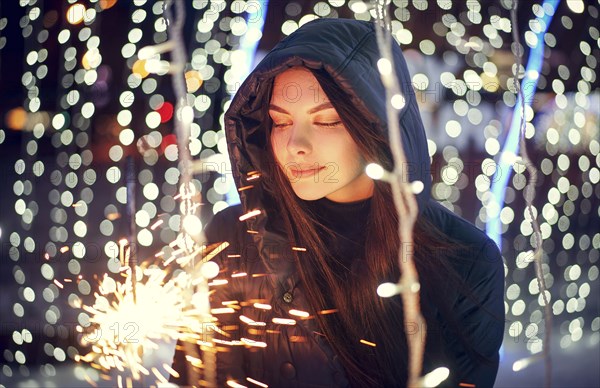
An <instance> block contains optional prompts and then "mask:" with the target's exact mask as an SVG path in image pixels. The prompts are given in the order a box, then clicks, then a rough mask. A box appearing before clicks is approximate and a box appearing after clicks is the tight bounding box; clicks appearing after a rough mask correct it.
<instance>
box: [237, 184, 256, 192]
mask: <svg viewBox="0 0 600 388" xmlns="http://www.w3.org/2000/svg"><path fill="white" fill-rule="evenodd" d="M253 187H254V185H248V186H244V187H240V188H239V189H238V191H244V190H248V189H251V188H253Z"/></svg>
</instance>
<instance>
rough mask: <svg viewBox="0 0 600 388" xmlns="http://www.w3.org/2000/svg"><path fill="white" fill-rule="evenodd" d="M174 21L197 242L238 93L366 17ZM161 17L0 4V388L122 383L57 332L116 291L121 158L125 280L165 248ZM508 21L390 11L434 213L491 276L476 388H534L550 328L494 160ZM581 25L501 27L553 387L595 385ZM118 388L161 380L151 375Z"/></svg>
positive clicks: (429, 0) (155, 4) (594, 104)
mask: <svg viewBox="0 0 600 388" xmlns="http://www.w3.org/2000/svg"><path fill="white" fill-rule="evenodd" d="M185 5H186V10H187V12H186V20H185V26H184V38H185V39H184V40H185V42H184V44H185V45H186V49H187V52H188V64H187V65H186V67H185V69H183V70H182V71H183V72H184V73H185V79H186V84H187V99H188V102H189V104H190V105H191V106H193V112H194V123H193V124H192V139H191V143H190V151H191V154H192V156H193V158H194V159H195V160H199V159H206V158H210V160H212V161H213V162H214V163H213V165H214V167H215V168H214V169H210V170H205V169H202V170H199V171H196V174H195V175H194V180H193V183H194V185H195V186H196V188H197V189H198V190H199V191H200V192H201V193H202V202H203V205H202V206H201V220H202V223H204V224H206V223H207V222H208V221H209V220H210V218H211V217H212V215H213V214H214V213H216V212H218V211H220V210H222V209H224V208H225V207H227V206H229V205H231V204H235V203H237V202H238V198H237V194H236V192H237V191H236V188H235V186H234V185H233V182H232V179H231V175H230V174H228V171H229V170H230V169H229V167H228V163H229V162H228V158H227V155H226V152H227V150H226V139H225V136H224V133H223V130H222V125H223V113H224V111H225V110H226V109H227V106H228V104H229V100H230V99H231V97H232V96H233V95H234V94H235V92H236V90H237V89H238V88H239V85H240V83H241V82H243V80H244V77H245V76H246V75H247V74H248V72H249V71H250V70H251V69H252V68H253V67H254V66H255V64H256V63H257V62H258V61H259V60H260V59H261V58H262V57H263V56H264V55H265V53H266V52H267V51H268V50H270V49H271V48H272V47H273V46H274V45H275V44H276V42H278V41H279V40H280V39H282V38H283V37H285V36H287V35H289V34H290V33H291V32H293V31H294V30H295V29H297V28H298V27H299V26H301V25H302V24H304V23H306V22H309V21H311V20H313V19H315V18H354V19H360V20H373V17H374V14H373V13H372V11H370V10H369V7H368V6H367V4H365V3H364V2H362V1H356V0H351V1H344V0H329V1H300V0H298V1H280V0H276V1H264V0H261V1H242V0H236V1H208V0H189V1H188V0H186V1H185ZM163 6H164V4H163V1H146V0H130V1H125V0H95V1H94V0H80V1H75V0H68V1H67V0H60V1H59V0H18V1H17V0H15V1H10V2H8V1H6V2H5V1H3V2H1V3H0V163H1V164H0V166H1V172H0V266H1V269H0V364H1V367H0V386H4V387H30V386H31V387H34V386H40V387H41V386H44V387H67V386H73V387H75V386H91V385H98V386H115V384H117V383H118V382H119V381H123V380H118V379H119V377H118V373H112V374H104V373H102V372H101V371H100V370H99V369H98V368H99V365H97V364H96V365H93V364H92V365H90V364H89V363H82V362H75V360H76V359H78V357H79V356H81V355H84V354H86V353H88V352H89V351H90V349H89V347H84V346H83V345H81V344H80V341H79V340H80V337H81V335H80V333H79V331H78V327H79V326H86V325H88V324H89V318H90V317H89V315H88V312H86V311H84V310H82V309H81V307H80V306H81V304H82V303H83V304H87V305H91V304H93V302H94V294H95V293H97V292H99V291H98V288H99V284H100V282H101V281H102V280H103V279H105V278H106V277H111V278H114V279H117V278H119V277H120V274H119V267H120V265H119V241H120V240H121V239H123V238H124V237H127V233H128V224H129V221H130V218H129V217H127V213H126V211H125V204H126V182H125V177H126V175H127V171H126V163H125V158H126V157H127V156H131V157H132V158H133V159H134V160H135V170H133V171H132V172H133V173H134V174H135V180H136V184H137V190H136V204H137V207H136V209H135V214H134V216H133V217H134V221H135V225H136V231H135V233H136V236H137V242H138V261H140V262H143V261H149V262H154V261H155V260H156V256H157V253H158V252H162V253H163V254H165V255H166V256H168V252H169V251H172V250H173V248H172V246H171V245H169V244H170V243H171V242H172V241H173V240H174V239H175V238H176V236H177V233H178V232H179V227H180V216H179V213H180V212H179V206H178V204H179V203H178V201H177V193H178V180H179V170H178V168H177V167H178V166H177V161H178V151H177V145H176V138H175V135H174V128H173V127H174V117H173V116H174V105H175V98H174V93H173V88H172V83H171V81H172V80H171V75H170V74H171V73H170V71H175V70H176V69H175V70H174V69H173V68H172V67H169V62H168V60H169V54H168V53H165V54H162V55H155V56H154V57H153V58H151V59H148V60H143V59H139V57H138V52H139V50H140V49H141V48H142V47H145V46H150V45H156V44H161V43H165V42H167V41H168V39H169V37H168V34H167V27H168V26H167V22H166V21H165V17H164V12H163ZM511 7H512V1H510V0H501V1H478V0H467V1H452V0H393V1H391V5H390V11H391V16H392V33H393V35H394V37H395V39H396V40H397V41H398V43H400V44H401V46H402V48H403V50H404V53H405V56H406V59H407V62H408V64H409V68H410V72H411V74H412V77H413V79H412V80H413V86H414V88H415V90H416V91H417V97H418V100H419V104H420V108H421V115H422V118H423V121H424V124H425V128H426V131H427V134H428V138H429V150H430V155H431V158H432V162H433V167H432V174H433V177H434V182H435V183H434V186H433V190H432V193H433V196H434V197H435V198H436V199H437V200H439V201H440V202H441V203H442V204H443V205H444V206H446V207H448V208H449V209H451V210H453V211H454V212H455V213H457V214H459V215H461V216H462V217H464V218H465V219H467V220H469V221H471V222H473V223H474V224H475V225H477V226H478V227H479V228H481V229H482V230H486V231H487V232H488V234H490V236H491V237H492V238H494V240H495V241H497V242H498V244H499V245H500V246H501V251H502V254H503V257H504V260H505V265H506V295H505V308H506V319H507V322H506V330H505V340H504V344H503V346H502V349H501V365H500V371H499V375H498V379H497V381H496V386H497V387H539V386H543V383H544V373H545V372H544V365H543V361H542V360H541V358H540V354H541V352H542V344H543V342H542V339H543V338H544V335H545V333H546V331H547V330H548V329H549V328H548V327H546V325H545V324H544V320H543V308H544V301H543V298H542V295H541V294H540V290H539V287H538V283H537V280H536V275H535V269H534V263H533V262H532V260H531V257H532V250H533V247H534V246H535V242H534V237H533V233H532V232H533V229H532V226H531V222H530V221H531V217H530V215H529V214H528V212H527V211H526V209H525V199H524V188H525V185H526V184H527V182H528V181H529V179H530V175H529V174H528V173H527V172H526V171H525V168H524V166H523V164H519V163H517V164H514V167H513V166H512V163H508V164H507V161H506V160H505V159H503V158H505V157H507V155H508V156H510V155H514V154H515V153H517V152H518V147H517V146H516V142H515V139H516V137H515V136H518V131H519V117H520V113H517V114H514V111H515V105H517V104H516V100H517V99H516V95H517V94H516V90H515V88H514V85H513V82H514V80H513V74H514V72H515V70H516V65H515V63H516V59H515V53H516V52H518V47H519V46H518V44H517V43H515V42H514V40H513V37H512V30H513V27H514V26H513V24H512V22H511V14H510V9H511ZM599 13H600V4H599V2H598V1H594V0H585V1H581V0H566V1H565V0H563V1H546V2H543V1H521V2H519V6H518V8H517V20H518V24H517V27H518V37H519V40H520V42H521V45H522V49H523V51H524V55H523V58H522V63H523V65H522V69H521V72H520V74H521V75H520V77H519V78H520V79H519V82H524V87H523V93H524V97H525V106H526V108H525V118H526V123H525V137H526V142H527V151H528V153H529V156H530V158H531V161H532V163H533V165H534V166H535V167H536V168H537V169H538V173H537V175H536V177H535V195H534V196H533V204H534V206H535V212H534V216H535V218H536V219H537V221H538V222H539V225H540V230H541V234H542V237H543V243H542V248H543V253H542V255H543V257H542V259H543V266H542V267H543V273H544V279H545V281H546V286H547V287H548V291H547V297H548V299H549V306H550V307H551V312H552V326H551V336H550V343H549V345H550V347H551V352H552V360H553V372H552V378H553V385H554V386H557V387H559V386H560V387H562V386H569V387H597V386H600V368H598V366H599V365H600V297H599V295H600V292H599V288H600V287H599V281H598V276H599V268H598V265H599V263H598V260H599V258H600V253H599V252H600V206H599V205H600V186H599V185H598V181H599V180H600V170H599V168H600V156H599V153H600V136H599V120H600V90H599V88H598V87H599V81H598V73H599V67H598V60H599V58H600V30H599V28H598V26H599V25H600V23H599V17H600V16H599ZM523 77H524V78H523ZM501 155H504V156H503V158H501V157H500V156H501ZM509 159H510V158H509ZM492 193H497V194H496V195H492ZM498 198H503V200H501V201H498ZM149 319H152V318H151V317H149ZM173 346H174V344H173V341H169V340H165V341H164V342H161V346H160V347H159V349H158V350H155V351H150V352H145V353H144V360H145V362H144V365H145V366H146V368H148V369H151V368H152V367H156V368H158V369H161V371H162V374H163V375H164V376H166V373H165V372H164V370H165V368H164V367H163V364H170V360H171V356H172V353H173ZM519 360H521V362H519V363H516V364H515V362H516V361H519ZM523 360H525V361H523ZM123 375H126V373H123ZM134 385H136V386H137V385H140V386H152V385H154V386H156V385H160V379H159V378H157V376H156V375H155V374H152V373H150V375H149V376H145V377H144V378H143V379H142V380H140V381H138V382H135V384H134Z"/></svg>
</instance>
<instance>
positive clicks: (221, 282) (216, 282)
mask: <svg viewBox="0 0 600 388" xmlns="http://www.w3.org/2000/svg"><path fill="white" fill-rule="evenodd" d="M227 283H229V281H228V280H227V279H215V280H213V281H212V282H210V283H208V285H209V286H222V285H224V284H227Z"/></svg>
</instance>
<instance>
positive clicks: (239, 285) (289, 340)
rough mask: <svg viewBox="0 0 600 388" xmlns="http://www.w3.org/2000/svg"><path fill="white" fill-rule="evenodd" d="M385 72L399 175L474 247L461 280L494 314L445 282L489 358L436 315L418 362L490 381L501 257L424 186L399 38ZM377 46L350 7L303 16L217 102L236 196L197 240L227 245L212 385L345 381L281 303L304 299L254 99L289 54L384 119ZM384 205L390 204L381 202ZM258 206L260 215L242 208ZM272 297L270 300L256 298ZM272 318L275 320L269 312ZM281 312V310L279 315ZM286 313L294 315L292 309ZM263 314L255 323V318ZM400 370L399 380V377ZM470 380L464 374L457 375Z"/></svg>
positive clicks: (320, 339) (264, 95)
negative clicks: (226, 103)
mask: <svg viewBox="0 0 600 388" xmlns="http://www.w3.org/2000/svg"><path fill="white" fill-rule="evenodd" d="M393 56H394V64H395V72H396V74H397V76H398V80H399V82H400V86H401V89H402V92H403V94H404V96H405V101H406V104H405V106H404V108H403V109H402V110H401V111H400V112H399V115H398V118H399V120H400V127H401V129H402V133H401V135H402V142H403V146H404V151H405V153H406V158H407V160H408V161H410V163H409V166H408V174H409V179H410V180H411V181H415V180H420V181H421V182H423V184H424V190H422V192H421V193H420V194H418V195H417V203H418V206H419V213H420V216H422V217H427V218H428V219H429V220H430V221H431V222H433V223H434V224H435V225H436V226H438V227H439V228H440V229H441V230H442V231H443V232H445V233H446V234H447V235H448V236H450V237H451V238H453V239H455V240H457V241H460V242H462V243H464V244H467V245H469V246H471V247H473V249H474V250H472V257H471V259H470V260H465V261H464V262H463V261H460V262H457V263H456V264H455V267H456V269H457V272H458V273H459V275H460V276H461V277H462V278H463V279H464V280H465V282H466V284H467V285H468V286H469V287H470V288H471V289H472V290H473V292H474V293H475V294H476V295H477V296H478V297H479V298H480V301H481V302H482V304H483V306H484V307H485V308H486V309H487V310H488V311H490V312H492V313H493V315H494V316H491V315H490V314H488V313H487V312H484V311H483V310H482V309H480V308H479V307H477V306H476V305H474V304H473V303H472V302H471V301H470V300H468V299H467V298H465V297H464V296H463V295H461V294H459V293H458V291H456V290H445V291H444V292H449V293H450V294H451V296H450V298H449V300H452V301H454V302H453V305H452V309H453V311H455V312H456V315H457V317H459V323H460V325H461V328H463V330H464V332H465V333H468V335H469V337H470V340H471V342H472V343H475V344H478V351H479V352H480V353H481V354H483V355H485V356H487V357H489V358H490V359H492V360H493V363H492V365H484V364H479V363H476V362H474V361H473V360H472V359H471V358H470V357H469V355H468V354H467V352H466V351H465V349H464V348H463V346H462V345H461V343H460V342H459V341H458V340H457V339H456V338H455V336H453V335H452V334H451V333H450V332H449V331H448V328H447V327H446V326H445V325H444V322H440V324H439V329H440V330H439V336H438V337H439V341H436V340H435V339H434V336H432V337H431V338H432V340H431V341H430V340H429V337H428V341H427V345H426V346H427V347H426V351H425V362H424V368H423V373H427V372H430V371H431V370H433V369H435V368H436V367H439V366H448V367H449V368H450V376H449V378H448V379H447V381H446V383H445V384H444V385H442V386H458V384H459V383H461V382H462V383H467V384H473V385H474V386H476V387H478V388H479V387H491V386H493V383H494V381H495V378H496V374H497V370H498V363H499V354H498V352H499V348H500V346H501V344H502V338H503V334H504V314H505V313H504V299H503V296H504V265H503V261H502V257H501V255H500V252H499V251H498V248H497V247H496V245H495V244H494V243H493V242H492V241H491V240H490V239H489V238H488V237H487V236H486V235H485V234H484V233H483V232H482V231H480V230H479V229H477V228H476V227H475V226H474V225H472V224H471V223H469V222H467V221H465V220H463V219H462V218H460V217H458V216H456V215H455V214H453V213H451V212H450V211H448V210H446V209H445V208H444V207H443V206H441V205H440V204H438V203H437V202H436V201H434V200H432V199H431V198H430V188H431V178H430V159H429V155H428V150H427V139H426V135H425V131H424V128H423V124H422V121H421V117H420V114H419V110H418V106H417V101H416V98H415V94H414V91H413V89H412V84H411V77H410V74H409V72H408V68H407V65H406V62H405V60H404V56H403V54H402V52H401V50H400V47H399V46H398V45H396V44H394V45H393ZM379 58H380V55H379V52H378V48H377V43H376V34H375V26H374V25H373V23H371V22H364V21H356V20H348V19H317V20H314V21H312V22H309V23H306V24H305V25H303V26H302V27H300V28H299V29H298V30H296V31H295V32H294V33H292V34H291V35H289V36H288V37H287V38H285V39H283V40H282V41H281V42H279V43H278V44H277V45H276V46H275V48H273V49H272V50H271V51H270V52H269V53H268V54H267V55H266V56H265V58H264V59H263V60H262V61H261V62H260V63H259V64H258V66H257V67H256V68H255V69H254V71H253V72H252V73H251V74H250V75H249V76H248V77H247V79H246V80H245V81H244V82H243V84H242V85H241V87H240V89H239V90H238V92H237V93H236V95H235V97H234V98H233V100H232V102H231V104H230V107H229V109H228V110H227V112H226V114H225V132H226V137H227V146H228V151H229V157H230V159H231V167H232V174H233V178H234V181H235V184H236V186H237V188H238V189H240V188H248V187H250V186H251V188H248V189H244V190H241V191H240V192H239V194H240V201H241V203H240V204H239V205H236V206H231V207H229V208H227V209H225V210H222V211H221V212H219V213H217V214H216V215H215V216H214V217H213V219H212V221H211V222H210V223H209V224H208V225H207V226H206V228H205V230H204V233H205V236H206V240H207V243H209V244H210V243H215V242H221V241H228V242H229V243H230V246H229V247H228V248H227V249H225V250H224V251H223V252H221V253H220V254H219V255H218V257H216V258H215V259H214V260H215V261H217V262H218V264H219V265H220V268H221V273H220V274H219V279H226V280H227V281H228V283H227V284H226V285H220V286H215V287H214V288H215V290H216V291H215V292H214V293H213V294H212V297H211V307H212V308H213V309H214V308H220V307H224V306H230V307H233V311H234V312H232V313H224V314H216V315H217V317H218V319H219V322H220V326H219V327H220V329H223V331H222V332H220V333H215V334H216V336H217V337H218V339H217V346H218V347H220V349H219V350H220V351H219V352H218V353H217V376H218V385H219V386H226V382H227V381H228V380H234V381H236V382H238V383H240V384H242V385H246V386H256V385H254V384H255V383H254V382H253V381H258V382H260V383H264V384H267V385H268V386H270V387H345V386H349V381H348V379H347V377H346V374H345V371H344V368H343V366H342V365H341V363H340V361H339V360H338V358H337V356H336V355H335V352H334V351H333V350H332V348H331V346H330V345H329V344H328V342H327V339H326V338H324V336H323V335H322V334H321V333H320V332H319V329H318V327H317V326H316V323H315V320H311V319H301V318H299V317H298V316H293V315H290V310H298V311H308V307H307V301H306V300H305V299H304V294H303V292H302V286H301V284H299V283H298V277H297V268H296V266H295V263H294V261H293V260H292V259H291V254H290V244H289V242H288V240H287V238H286V237H285V233H283V231H282V228H281V227H280V225H279V224H278V222H277V214H276V212H275V211H274V210H273V207H272V205H273V204H272V203H269V201H268V200H267V199H266V198H267V196H266V195H265V193H263V189H262V187H261V185H260V176H259V174H257V172H258V173H260V172H261V171H262V170H263V169H264V164H265V163H266V162H267V159H266V157H265V154H266V150H265V145H266V130H265V128H264V123H265V117H264V114H265V109H264V104H265V103H268V101H269V99H270V93H271V88H270V87H265V85H272V80H273V78H274V77H275V76H276V75H278V74H280V73H281V72H283V71H285V70H286V69H288V68H290V67H293V66H298V65H302V66H306V67H309V68H313V69H325V70H326V71H327V72H328V73H329V75H330V76H331V77H332V78H333V79H334V80H335V81H336V82H337V83H338V84H339V85H340V86H341V87H342V88H343V89H344V90H345V91H346V92H347V93H348V94H349V95H350V96H351V98H352V103H353V105H354V106H356V108H357V109H359V110H360V111H361V112H363V113H364V114H365V115H366V117H372V116H373V115H374V116H375V117H377V120H379V122H378V124H381V125H379V126H374V127H373V128H387V125H386V124H387V118H386V113H385V88H384V86H383V84H382V82H381V80H380V76H379V72H378V70H377V61H378V59H379ZM390 206H393V204H390ZM253 210H260V213H259V214H258V215H255V216H252V217H249V218H245V217H243V221H240V217H242V216H243V215H245V214H247V213H249V212H251V211H253ZM267 305H268V306H270V309H267V308H266V307H267ZM274 318H275V321H274V320H273V319H274ZM286 320H287V321H286ZM291 320H293V324H292V321H291ZM263 323H264V325H263ZM184 356H185V354H184V352H183V346H182V344H181V343H178V345H177V350H176V354H175V359H174V364H173V368H174V369H175V370H177V371H178V372H179V373H180V378H178V379H176V378H172V381H173V382H176V383H179V384H182V385H188V384H190V385H194V384H196V382H194V381H191V380H190V377H191V376H193V371H192V367H191V366H190V364H189V363H188V362H186V361H185V358H184ZM405 383H406V382H398V383H397V386H404V385H405ZM467 386H468V385H467Z"/></svg>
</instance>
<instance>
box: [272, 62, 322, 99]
mask: <svg viewBox="0 0 600 388" xmlns="http://www.w3.org/2000/svg"><path fill="white" fill-rule="evenodd" d="M327 100H328V99H327V98H326V95H325V93H324V92H323V89H322V88H321V85H320V84H319V82H318V81H317V79H316V78H315V76H314V75H313V74H312V73H311V72H310V70H308V69H306V68H304V67H292V68H290V69H288V70H286V71H284V72H283V73H280V74H278V75H277V76H276V77H275V79H274V82H273V93H272V96H271V101H272V102H275V103H277V105H280V104H281V105H282V104H290V103H299V102H306V103H319V102H324V101H327Z"/></svg>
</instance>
